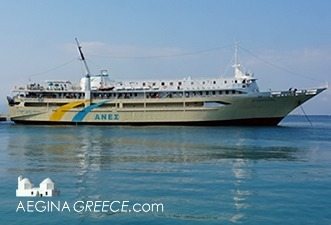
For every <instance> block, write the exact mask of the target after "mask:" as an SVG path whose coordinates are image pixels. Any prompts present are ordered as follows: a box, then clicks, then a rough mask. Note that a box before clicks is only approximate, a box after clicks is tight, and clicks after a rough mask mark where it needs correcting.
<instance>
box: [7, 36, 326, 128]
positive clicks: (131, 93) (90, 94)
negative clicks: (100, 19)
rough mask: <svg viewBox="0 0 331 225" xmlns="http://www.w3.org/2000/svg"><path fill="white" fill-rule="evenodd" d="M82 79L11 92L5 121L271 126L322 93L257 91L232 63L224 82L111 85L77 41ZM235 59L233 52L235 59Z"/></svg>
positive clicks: (187, 80)
mask: <svg viewBox="0 0 331 225" xmlns="http://www.w3.org/2000/svg"><path fill="white" fill-rule="evenodd" d="M76 42H77V47H78V51H79V54H80V58H81V60H82V62H83V63H84V66H85V70H86V75H85V76H84V77H83V78H82V79H81V81H80V85H75V84H73V83H71V82H70V81H67V80H48V81H45V83H44V84H37V83H29V84H27V85H25V86H18V87H15V89H14V90H13V95H12V96H11V97H7V100H8V104H9V117H10V119H11V120H12V121H14V122H15V123H19V124H52V125H57V124H73V125H78V124H93V125H206V126H218V125H251V126H261V125H262V126H275V125H278V124H279V122H280V121H281V120H282V119H283V118H284V117H285V116H286V115H288V114H289V113H290V112H291V111H293V110H294V109H295V108H297V107H298V106H300V105H301V104H303V103H304V102H305V101H307V100H309V99H310V98H312V97H314V96H315V95H318V94H319V93H321V92H322V91H324V90H325V89H326V87H323V88H312V89H301V90H298V89H289V90H285V91H260V90H259V87H258V85H257V79H256V78H255V77H254V76H253V75H252V74H250V73H246V72H244V71H243V69H242V67H241V65H240V64H239V63H238V60H237V57H235V58H236V60H235V64H234V65H233V68H234V75H233V76H232V77H229V78H222V77H217V78H208V79H192V78H190V77H188V78H185V79H179V80H163V79H160V80H146V81H114V80H111V79H110V78H109V75H108V73H107V71H101V73H100V74H98V75H92V74H91V73H90V70H89V68H88V65H87V63H86V60H85V57H84V54H83V52H82V47H81V46H80V44H79V42H78V40H77V39H76ZM235 55H236V56H237V51H236V54H235Z"/></svg>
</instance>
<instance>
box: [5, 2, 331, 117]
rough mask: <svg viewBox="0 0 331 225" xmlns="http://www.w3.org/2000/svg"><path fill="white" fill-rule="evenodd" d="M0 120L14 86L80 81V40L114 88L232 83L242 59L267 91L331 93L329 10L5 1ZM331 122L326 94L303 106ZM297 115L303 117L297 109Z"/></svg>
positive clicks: (319, 5) (330, 97) (320, 5)
mask: <svg viewBox="0 0 331 225" xmlns="http://www.w3.org/2000/svg"><path fill="white" fill-rule="evenodd" d="M0 4H1V7H0V10H1V13H0V29H1V35H0V65H1V82H0V96H2V97H1V101H0V111H1V112H3V113H5V112H6V111H7V106H6V104H7V103H6V96H7V95H10V93H11V90H12V89H13V87H14V86H15V85H19V84H26V83H27V82H29V81H32V82H42V81H44V80H47V79H53V80H55V79H56V80H72V81H73V82H77V83H78V82H79V80H80V78H81V77H82V76H83V74H84V72H83V67H82V63H81V62H80V61H79V55H78V52H77V48H76V46H75V40H74V39H75V37H77V38H78V39H79V40H80V42H81V45H82V47H83V51H84V53H85V56H86V58H87V62H88V64H89V67H90V70H91V72H92V73H94V74H97V73H99V71H100V70H101V69H107V70H108V72H109V75H110V76H111V78H112V79H115V80H139V79H177V78H178V79H180V78H184V77H188V76H191V77H192V78H200V77H218V76H223V77H226V76H232V68H231V64H232V63H233V58H234V57H233V54H234V46H235V43H237V44H238V45H239V60H240V63H241V64H242V65H243V67H244V68H245V69H246V70H247V71H250V72H253V73H254V76H255V77H256V78H257V79H258V84H259V87H260V90H261V91H262V90H269V89H272V90H288V89H289V88H291V87H292V88H309V87H320V86H326V85H327V83H329V84H331V74H330V71H331V54H330V52H331V13H330V12H329V11H330V8H331V1H325V0H314V1H308V0H301V1H299V0H296V1H295V0H278V1H266V0H250V1H246V0H116V1H115V0H98V1H96V0H71V1H69V0H56V1H55V0H54V1H51V0H49V1H45V0H33V1H29V0H24V1H23V0H21V1H18V0H12V1H10V0H8V1H2V0H0ZM303 107H304V109H305V111H306V113H308V114H327V115H331V94H330V91H329V90H328V91H326V92H324V93H322V94H321V95H319V96H317V97H315V98H313V99H312V100H310V101H309V102H307V103H305V104H304V105H303ZM294 113H296V114H301V111H299V110H296V111H295V112H294Z"/></svg>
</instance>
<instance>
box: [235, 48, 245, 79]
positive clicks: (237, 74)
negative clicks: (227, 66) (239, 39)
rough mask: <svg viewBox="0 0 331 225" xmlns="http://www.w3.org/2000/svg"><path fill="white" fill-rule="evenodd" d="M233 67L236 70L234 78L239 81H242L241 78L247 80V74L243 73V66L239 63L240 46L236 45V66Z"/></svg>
mask: <svg viewBox="0 0 331 225" xmlns="http://www.w3.org/2000/svg"><path fill="white" fill-rule="evenodd" d="M232 67H233V68H234V76H235V78H237V79H241V78H245V77H246V76H245V74H244V73H243V71H242V70H241V65H240V63H239V60H238V44H237V43H236V44H235V48H234V64H233V65H232Z"/></svg>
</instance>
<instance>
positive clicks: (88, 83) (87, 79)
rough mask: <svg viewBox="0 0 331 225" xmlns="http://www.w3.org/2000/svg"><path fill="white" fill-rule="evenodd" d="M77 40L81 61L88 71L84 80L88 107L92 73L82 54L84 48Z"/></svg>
mask: <svg viewBox="0 0 331 225" xmlns="http://www.w3.org/2000/svg"><path fill="white" fill-rule="evenodd" d="M75 40H76V44H77V48H78V51H79V55H80V59H81V60H82V61H83V63H84V67H85V71H86V75H85V77H84V78H83V79H84V92H85V100H86V101H85V106H88V105H90V104H91V73H90V69H89V68H88V66H87V63H86V60H85V57H84V54H83V52H82V46H80V44H79V42H78V39H77V38H75Z"/></svg>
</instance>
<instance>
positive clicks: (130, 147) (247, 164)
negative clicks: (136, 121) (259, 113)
mask: <svg viewBox="0 0 331 225" xmlns="http://www.w3.org/2000/svg"><path fill="white" fill-rule="evenodd" d="M309 118H310V120H311V122H312V126H311V125H310V124H309V123H308V122H307V120H306V118H305V117H302V116H290V117H288V118H286V119H285V120H284V121H282V123H281V124H280V126H278V127H167V126H160V127H155V126H154V127H148V126H146V127H130V126H128V127H124V126H123V127H121V126H119V127H107V126H104V127H98V126H58V127H52V126H23V125H14V124H10V123H1V124H0V146H1V150H0V182H1V183H0V184H1V185H0V187H1V188H0V197H1V198H0V199H1V200H0V201H1V204H0V218H1V219H0V220H1V224H33V225H37V224H175V225H181V224H268V225H270V224H320V225H323V224H331V116H310V117H309ZM19 175H23V176H24V177H28V178H29V179H30V180H31V181H32V182H33V183H34V184H35V186H38V185H39V183H40V182H41V181H42V180H43V179H44V178H46V177H50V178H51V179H52V180H53V181H54V182H55V185H56V188H58V189H59V190H60V195H59V196H57V197H49V198H46V197H38V198H29V197H16V188H17V177H18V176H19ZM20 201H21V202H23V203H24V204H25V203H26V202H27V201H34V202H37V201H44V202H46V201H53V202H58V201H60V202H62V203H63V202H68V203H69V204H71V205H70V206H72V204H73V203H74V202H76V201H83V202H86V201H93V202H95V201H118V202H122V201H129V202H130V204H132V203H162V204H163V211H158V212H156V211H153V212H152V211H149V212H139V213H138V212H134V213H132V212H130V213H128V212H95V211H92V212H90V211H89V210H87V211H86V212H85V211H84V212H73V211H70V212H69V211H67V210H64V211H62V212H61V211H60V212H58V211H56V210H55V211H52V212H45V211H44V212H38V211H36V210H35V209H34V211H33V212H27V211H26V212H24V211H23V210H21V209H20V210H18V212H16V211H17V208H18V204H19V202H20ZM116 203H117V202H116ZM26 208H27V207H26ZM32 208H33V207H32Z"/></svg>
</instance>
